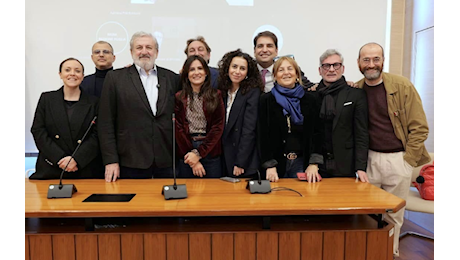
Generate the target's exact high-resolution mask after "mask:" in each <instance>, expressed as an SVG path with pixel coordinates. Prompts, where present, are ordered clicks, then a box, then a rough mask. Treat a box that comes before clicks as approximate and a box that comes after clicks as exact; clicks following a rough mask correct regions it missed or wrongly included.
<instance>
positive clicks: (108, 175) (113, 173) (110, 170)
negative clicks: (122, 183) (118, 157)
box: [105, 163, 120, 182]
mask: <svg viewBox="0 0 460 260" xmlns="http://www.w3.org/2000/svg"><path fill="white" fill-rule="evenodd" d="M117 178H120V165H118V163H111V164H107V165H106V166H105V181H106V182H112V181H116V180H117Z"/></svg>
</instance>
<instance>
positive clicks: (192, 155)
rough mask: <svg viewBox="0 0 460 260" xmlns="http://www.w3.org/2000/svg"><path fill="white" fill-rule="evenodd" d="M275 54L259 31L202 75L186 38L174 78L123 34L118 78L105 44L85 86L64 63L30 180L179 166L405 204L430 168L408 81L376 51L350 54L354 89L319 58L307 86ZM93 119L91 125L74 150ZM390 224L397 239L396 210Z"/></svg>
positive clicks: (335, 60)
mask: <svg viewBox="0 0 460 260" xmlns="http://www.w3.org/2000/svg"><path fill="white" fill-rule="evenodd" d="M277 44H278V40H277V38H276V36H275V35H274V34H273V33H271V32H268V31H265V32H261V33H259V34H258V35H257V36H256V37H255V38H254V57H255V59H254V58H252V57H251V56H250V55H249V54H247V53H244V52H242V51H241V50H240V49H238V50H235V51H230V52H228V53H226V54H225V55H224V56H223V57H222V59H221V60H220V61H219V63H218V68H212V67H209V66H208V63H209V60H210V55H211V48H210V47H209V46H208V44H207V43H206V41H205V40H204V38H203V37H197V38H196V39H190V40H188V41H187V46H186V49H185V53H186V55H187V59H186V61H185V62H184V65H183V67H182V69H181V71H180V73H179V74H176V73H174V72H173V71H170V70H168V69H165V68H162V67H159V66H157V65H156V64H155V60H156V58H157V56H158V51H159V48H158V42H157V41H156V39H155V37H154V36H152V35H151V34H150V33H145V32H137V33H135V34H134V35H133V36H132V38H131V41H130V50H131V55H132V58H133V65H132V66H128V67H124V68H121V69H116V70H113V67H112V63H113V62H114V61H115V55H114V52H113V48H112V46H111V45H110V44H109V43H107V42H103V41H101V42H97V43H95V44H94V45H93V48H92V55H91V57H92V59H93V61H94V63H95V65H96V73H95V74H93V75H90V76H86V77H84V68H83V65H82V64H81V63H80V62H79V61H78V60H77V59H74V58H68V59H66V60H64V61H63V62H62V63H61V64H60V66H59V75H60V77H61V79H62V81H63V86H62V87H61V88H60V89H59V90H56V91H50V92H45V93H43V94H42V95H41V97H40V100H39V102H38V105H37V109H36V112H35V117H34V121H33V125H32V129H31V131H32V134H33V137H34V140H35V143H36V146H37V148H38V150H39V155H38V159H37V164H36V172H35V173H34V174H33V175H32V176H31V177H30V178H31V179H53V178H59V175H60V173H61V171H62V170H64V169H65V174H64V178H104V179H105V180H106V181H107V182H112V181H116V180H117V179H118V178H170V177H172V176H173V172H172V165H173V163H177V165H178V167H177V168H178V172H177V174H178V176H179V177H183V178H193V177H208V178H217V177H222V176H231V177H248V178H250V177H254V175H255V174H257V171H258V170H261V172H262V175H263V177H264V178H266V179H268V180H270V181H273V182H276V181H278V180H279V178H283V177H284V178H295V177H297V173H299V172H304V173H305V174H306V177H307V180H308V181H309V182H317V181H321V179H322V178H325V177H355V176H356V178H359V179H360V180H361V181H363V182H371V183H372V184H374V185H377V186H379V187H382V188H384V189H385V190H387V191H389V192H391V193H393V194H395V195H397V196H399V197H401V198H403V199H404V198H406V197H407V193H408V190H409V184H410V176H411V171H412V168H413V167H415V166H418V165H422V164H424V163H426V162H428V161H429V160H430V158H429V155H428V153H427V151H426V149H425V146H424V141H425V140H426V138H427V136H428V124H427V122H426V117H425V114H424V112H423V107H422V104H421V100H420V97H419V95H418V93H417V91H416V89H415V88H414V86H413V85H412V83H411V82H410V81H409V80H407V79H405V78H403V77H401V76H397V75H392V74H388V73H384V72H382V71H383V62H384V51H383V48H382V47H381V46H380V45H379V44H377V43H368V44H365V45H364V46H363V47H362V48H361V49H360V50H359V57H358V59H357V63H358V66H359V69H360V71H361V72H362V73H363V75H364V78H363V79H362V80H361V81H359V82H358V83H357V84H354V83H353V82H347V81H346V80H345V77H344V76H343V74H344V71H345V66H344V59H343V57H342V55H341V54H340V53H339V52H338V51H337V50H333V49H329V50H326V51H325V52H324V53H323V55H321V57H320V58H319V67H318V71H319V74H320V75H321V77H322V80H321V81H320V82H319V83H318V84H314V83H312V82H310V81H309V80H308V79H307V78H306V77H305V76H304V73H303V72H302V71H301V69H300V67H299V66H298V64H297V62H296V61H295V59H294V57H293V56H292V55H287V56H281V57H278V56H277V55H278V46H277ZM99 98H100V99H99ZM173 113H174V114H175V119H174V120H175V138H176V143H177V156H178V158H179V160H178V161H177V162H173V160H172V151H173V147H172V143H173V136H172V133H173V131H172V130H173V129H172V127H173V124H172V115H173ZM94 116H97V120H96V121H97V122H96V126H97V127H96V128H93V129H91V131H90V132H89V134H88V136H87V137H86V139H85V140H83V142H82V140H81V138H82V136H83V135H84V133H85V131H86V130H87V128H88V126H89V125H90V124H91V121H92V119H93V118H94ZM79 143H81V147H80V149H79V150H78V152H77V153H75V156H74V158H71V157H70V155H71V154H72V153H73V151H74V150H75V148H76V147H77V145H78V144H79ZM273 162H275V163H273ZM104 166H105V169H104ZM262 166H263V167H262ZM401 213H402V215H401ZM392 214H394V215H391V214H390V215H389V216H390V219H391V220H392V221H394V222H395V223H396V224H397V228H396V231H397V232H396V233H395V237H398V236H399V228H400V226H401V225H402V221H403V214H404V212H403V210H401V211H399V212H398V213H392ZM398 227H399V228H398ZM396 243H397V242H396V241H395V248H396V251H395V254H397V248H398V246H397V244H396Z"/></svg>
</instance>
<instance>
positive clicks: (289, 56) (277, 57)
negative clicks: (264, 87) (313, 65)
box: [273, 54, 295, 62]
mask: <svg viewBox="0 0 460 260" xmlns="http://www.w3.org/2000/svg"><path fill="white" fill-rule="evenodd" d="M283 57H288V58H292V59H293V60H295V58H294V55H293V54H288V55H284V56H276V57H275V58H273V62H276V61H277V60H279V59H280V58H283Z"/></svg>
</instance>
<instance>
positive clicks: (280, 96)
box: [272, 82, 305, 125]
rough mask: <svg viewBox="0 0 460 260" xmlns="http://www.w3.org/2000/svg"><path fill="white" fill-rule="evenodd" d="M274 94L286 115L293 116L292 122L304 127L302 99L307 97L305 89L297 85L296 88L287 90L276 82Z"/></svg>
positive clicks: (273, 89)
mask: <svg viewBox="0 0 460 260" xmlns="http://www.w3.org/2000/svg"><path fill="white" fill-rule="evenodd" d="M272 94H273V96H274V97H275V100H276V103H278V104H280V105H281V107H283V113H284V115H291V120H292V122H293V123H294V124H295V125H303V115H302V112H301V111H300V99H301V98H302V97H303V96H304V95H305V90H304V89H303V87H302V86H301V85H300V84H299V83H296V84H295V86H294V88H292V89H291V88H285V87H282V86H280V85H278V83H276V82H275V86H274V87H273V88H272Z"/></svg>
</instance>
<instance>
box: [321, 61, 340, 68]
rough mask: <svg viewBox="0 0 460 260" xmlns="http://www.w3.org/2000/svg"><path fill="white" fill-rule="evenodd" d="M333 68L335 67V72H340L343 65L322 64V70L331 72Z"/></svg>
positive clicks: (337, 63) (338, 63)
mask: <svg viewBox="0 0 460 260" xmlns="http://www.w3.org/2000/svg"><path fill="white" fill-rule="evenodd" d="M331 66H332V67H334V70H338V69H340V67H342V63H340V62H336V63H334V64H329V63H324V64H321V68H322V69H323V70H329V69H330V68H331Z"/></svg>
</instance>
